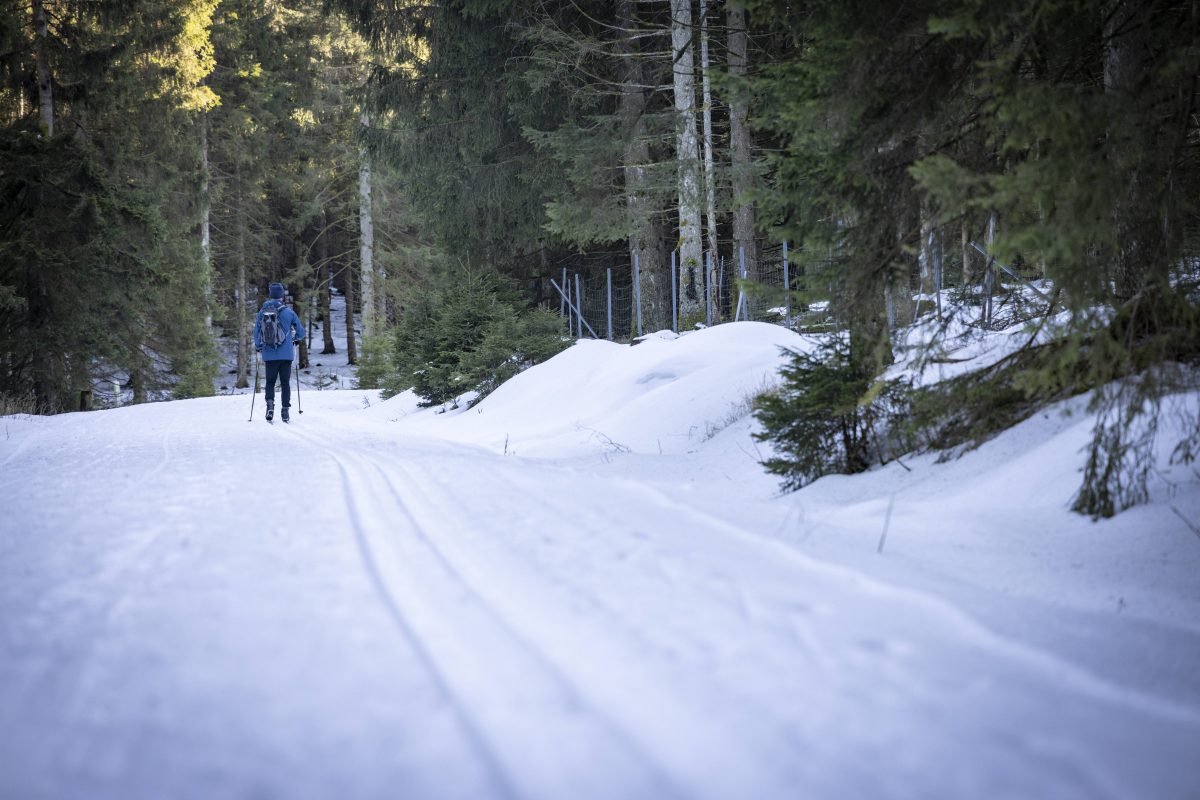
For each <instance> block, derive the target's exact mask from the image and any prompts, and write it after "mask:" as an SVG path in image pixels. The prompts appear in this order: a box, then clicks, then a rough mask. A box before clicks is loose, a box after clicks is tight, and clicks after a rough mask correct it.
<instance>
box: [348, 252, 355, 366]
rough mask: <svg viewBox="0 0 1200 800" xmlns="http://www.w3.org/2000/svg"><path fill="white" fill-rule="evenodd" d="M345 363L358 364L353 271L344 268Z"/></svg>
mask: <svg viewBox="0 0 1200 800" xmlns="http://www.w3.org/2000/svg"><path fill="white" fill-rule="evenodd" d="M346 363H347V364H357V363H358V347H357V345H355V343H354V270H352V269H350V268H349V267H347V268H346Z"/></svg>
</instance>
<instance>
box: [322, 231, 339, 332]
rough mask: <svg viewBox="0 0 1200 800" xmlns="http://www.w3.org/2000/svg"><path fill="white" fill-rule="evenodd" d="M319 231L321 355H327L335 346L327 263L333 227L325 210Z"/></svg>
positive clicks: (330, 284) (331, 294)
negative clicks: (329, 223)
mask: <svg viewBox="0 0 1200 800" xmlns="http://www.w3.org/2000/svg"><path fill="white" fill-rule="evenodd" d="M321 231H322V234H321V248H320V255H321V270H320V272H319V273H318V280H320V282H321V345H322V347H321V355H329V354H331V353H336V352H337V346H336V345H335V344H334V343H333V318H332V317H331V315H330V310H329V307H330V303H331V302H332V296H333V287H332V284H333V268H332V266H331V265H330V263H329V261H330V258H329V254H330V252H332V250H333V248H332V247H330V246H329V240H330V238H332V237H333V228H332V227H330V226H329V225H328V223H327V216H326V214H325V212H321Z"/></svg>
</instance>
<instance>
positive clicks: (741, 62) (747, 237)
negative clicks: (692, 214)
mask: <svg viewBox="0 0 1200 800" xmlns="http://www.w3.org/2000/svg"><path fill="white" fill-rule="evenodd" d="M726 24H727V25H728V34H727V36H728V43H729V73H730V74H731V75H733V76H734V77H738V78H740V77H743V76H745V75H746V71H747V67H748V66H749V64H750V56H749V37H748V36H747V34H746V6H745V5H744V3H742V2H741V0H733V1H732V2H730V3H729V5H728V7H727V12H726ZM729 150H730V167H731V171H732V173H733V174H732V183H733V259H734V264H737V263H738V258H739V253H740V252H741V251H744V252H745V254H746V269H747V273H748V276H749V278H750V279H751V280H758V279H759V275H758V250H757V248H756V246H755V242H754V223H755V219H754V217H755V213H754V205H753V203H751V202H750V200H749V198H748V196H747V195H748V193H749V191H750V190H751V189H752V188H753V186H754V167H753V164H752V163H751V161H750V150H751V139H750V123H749V105H748V103H747V100H746V98H745V96H744V93H743V92H741V91H734V92H733V93H732V95H731V97H730V99H729Z"/></svg>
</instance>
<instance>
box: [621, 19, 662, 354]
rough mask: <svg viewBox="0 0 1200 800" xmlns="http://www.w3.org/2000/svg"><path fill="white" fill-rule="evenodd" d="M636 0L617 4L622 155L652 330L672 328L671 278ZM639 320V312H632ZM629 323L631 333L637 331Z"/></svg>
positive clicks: (634, 250) (646, 318) (633, 246)
mask: <svg viewBox="0 0 1200 800" xmlns="http://www.w3.org/2000/svg"><path fill="white" fill-rule="evenodd" d="M633 6H634V4H633V0H617V19H618V21H619V22H618V24H619V25H620V28H621V33H620V38H619V40H618V42H617V49H618V52H620V53H621V56H622V61H621V63H622V65H623V66H622V76H621V81H622V84H623V85H622V87H621V106H620V109H621V119H622V122H623V126H624V135H625V148H624V153H623V155H622V158H623V165H624V178H625V209H626V211H627V213H628V214H629V230H630V234H629V264H630V267H629V268H630V270H632V269H633V261H634V259H635V258H636V259H637V263H638V277H639V286H638V287H637V289H638V294H639V295H640V297H641V304H642V323H643V325H644V326H648V327H649V329H650V330H652V331H653V330H660V329H662V328H666V327H669V326H670V324H671V308H670V306H669V305H668V302H669V301H668V295H669V293H670V285H671V284H670V278H669V276H667V275H666V274H665V273H666V268H665V267H666V265H665V264H664V263H663V258H662V228H661V226H660V225H659V224H658V220H657V217H656V210H655V209H654V208H653V204H652V202H651V200H650V197H649V192H648V188H647V183H648V179H647V176H646V165H647V164H649V163H650V143H649V141H648V140H647V138H646V121H645V114H646V86H645V84H646V81H645V76H644V73H643V69H642V61H641V56H640V54H639V53H637V52H636V50H635V48H634V36H635V30H634V28H635V20H634V14H633ZM632 313H633V314H634V315H636V314H637V309H634V310H633V312H632ZM635 324H636V323H635V322H634V321H633V320H630V329H631V330H635V331H636V328H635Z"/></svg>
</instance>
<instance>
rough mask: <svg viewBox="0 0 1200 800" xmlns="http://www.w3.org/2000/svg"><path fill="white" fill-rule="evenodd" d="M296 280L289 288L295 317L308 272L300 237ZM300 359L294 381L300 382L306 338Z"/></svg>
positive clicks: (306, 346)
mask: <svg viewBox="0 0 1200 800" xmlns="http://www.w3.org/2000/svg"><path fill="white" fill-rule="evenodd" d="M295 248H296V280H295V281H294V282H293V285H292V287H291V290H292V311H294V312H296V316H301V312H302V310H303V308H304V275H305V273H306V272H307V271H308V264H307V263H306V261H305V258H304V253H305V247H304V240H303V238H301V237H297V238H296V242H295ZM311 324H312V320H311V319H309V320H307V321H305V328H307V327H308V326H309V325H311ZM299 347H300V354H299V355H300V357H299V359H298V361H299V363H298V364H297V366H296V381H297V382H299V381H300V370H302V369H308V339H307V337H306V338H304V339H302V340H300V342H299Z"/></svg>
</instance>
